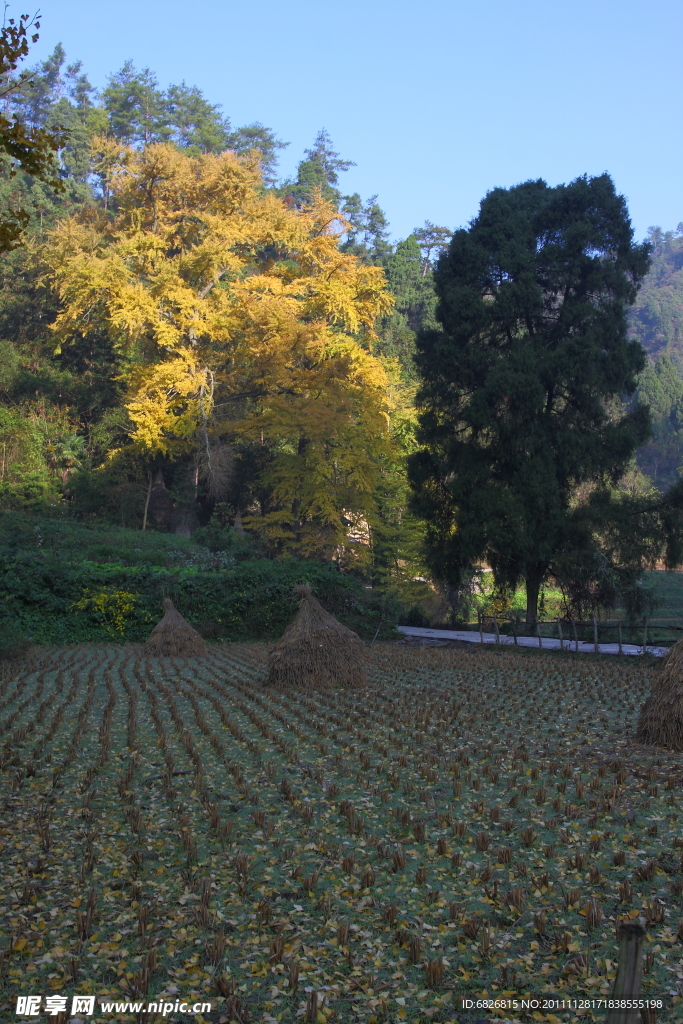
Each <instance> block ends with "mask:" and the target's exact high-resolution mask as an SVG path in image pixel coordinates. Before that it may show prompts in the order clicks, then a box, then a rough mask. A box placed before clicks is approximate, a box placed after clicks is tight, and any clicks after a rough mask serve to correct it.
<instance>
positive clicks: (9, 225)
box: [0, 14, 66, 252]
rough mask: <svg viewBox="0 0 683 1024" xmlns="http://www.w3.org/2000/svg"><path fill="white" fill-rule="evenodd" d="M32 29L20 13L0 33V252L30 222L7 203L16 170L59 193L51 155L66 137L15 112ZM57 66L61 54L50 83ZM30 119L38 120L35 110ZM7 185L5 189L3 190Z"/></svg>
mask: <svg viewBox="0 0 683 1024" xmlns="http://www.w3.org/2000/svg"><path fill="white" fill-rule="evenodd" d="M32 28H33V29H38V28H39V23H38V21H37V20H36V19H33V20H30V19H29V17H28V15H25V14H22V16H21V17H20V18H19V21H18V22H16V21H15V20H14V19H13V18H10V19H9V20H8V21H6V23H5V24H4V25H3V27H2V30H0V82H1V83H2V94H3V96H4V98H5V108H6V112H5V114H0V176H1V177H2V179H3V180H2V185H3V186H4V187H3V189H2V191H3V192H4V197H5V198H7V197H8V196H9V202H8V203H7V205H6V206H5V208H4V211H3V215H2V219H0V252H8V251H9V250H11V249H13V248H14V247H15V246H16V245H17V244H18V242H19V240H20V239H21V236H22V232H23V231H24V230H25V229H26V227H27V226H28V224H29V222H30V214H29V212H28V211H27V210H26V209H25V208H24V207H23V206H21V205H18V204H17V203H16V202H14V201H13V199H14V197H13V196H12V189H11V183H12V179H13V178H15V176H16V175H17V171H18V170H19V169H20V170H21V171H23V172H24V173H25V174H27V175H30V176H31V177H32V178H33V179H34V180H35V181H36V182H40V183H42V184H43V185H46V186H48V188H49V189H50V190H51V191H53V192H59V191H62V190H63V185H62V182H61V179H60V176H59V173H58V168H57V162H56V160H55V154H56V152H57V151H58V150H59V149H60V147H61V146H63V145H64V142H65V141H66V133H65V132H64V130H63V129H62V128H61V127H52V128H47V127H45V126H44V125H43V124H42V123H39V122H38V120H36V119H34V120H32V121H30V122H27V121H26V120H25V119H22V117H21V116H19V114H18V112H17V107H16V104H18V103H19V97H20V96H22V95H23V91H24V90H25V89H26V88H27V87H28V86H29V85H30V83H31V81H32V78H33V77H34V76H33V74H32V73H31V72H22V73H21V74H19V75H18V76H16V75H15V72H16V69H17V67H18V65H19V63H20V62H21V61H22V60H23V59H24V57H26V56H27V54H28V33H29V31H30V30H31V29H32ZM37 39H38V34H37V32H36V31H34V32H33V34H32V35H31V41H32V42H34V43H35V42H36V41H37ZM60 61H61V62H63V59H62V53H61V52H60V53H58V54H57V56H56V57H55V60H54V61H53V62H51V63H50V69H49V77H50V79H51V80H52V79H53V78H54V75H55V73H56V74H57V75H58V74H59V68H61V63H60ZM55 67H56V69H57V70H56V72H55ZM15 99H16V104H15V107H14V109H13V101H14V100H15ZM34 115H35V118H38V108H36V111H35V112H34ZM32 116H33V115H32ZM8 185H9V186H10V188H7V187H6V186H8Z"/></svg>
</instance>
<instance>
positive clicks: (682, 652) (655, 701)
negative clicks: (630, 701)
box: [636, 640, 683, 750]
mask: <svg viewBox="0 0 683 1024" xmlns="http://www.w3.org/2000/svg"><path fill="white" fill-rule="evenodd" d="M636 739H637V740H638V741H639V742H640V743H647V744H649V745H651V746H655V747H664V748H665V749H666V750H683V640H679V641H678V643H676V644H674V645H673V647H672V648H671V649H670V651H669V653H668V654H667V655H665V657H664V659H663V661H662V665H661V668H660V671H659V673H658V675H657V677H656V678H655V679H654V681H653V684H652V690H651V691H650V695H649V696H648V698H647V700H646V701H645V703H644V704H643V706H642V708H641V710H640V718H639V719H638V730H637V732H636Z"/></svg>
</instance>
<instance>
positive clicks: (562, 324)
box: [410, 174, 650, 621]
mask: <svg viewBox="0 0 683 1024" xmlns="http://www.w3.org/2000/svg"><path fill="white" fill-rule="evenodd" d="M649 251H650V246H649V245H648V244H647V243H644V244H642V245H636V244H634V242H633V231H632V228H631V224H630V220H629V218H628V213H627V209H626V203H625V201H624V199H623V197H621V196H619V195H617V193H616V192H615V189H614V185H613V182H612V180H611V178H610V177H609V176H608V175H606V174H604V175H602V176H600V177H595V178H589V177H582V178H578V179H576V181H573V182H572V183H571V184H569V185H560V186H557V187H556V188H551V187H549V186H548V185H547V184H546V183H545V182H544V181H529V182H526V183H524V184H522V185H518V186H516V187H514V188H511V189H508V190H506V189H501V188H499V189H495V190H494V191H492V192H490V193H489V194H488V195H487V196H486V198H485V199H484V200H483V201H482V204H481V207H480V211H479V216H478V217H477V218H476V219H475V220H474V221H473V222H472V223H471V225H470V227H469V229H462V230H459V231H456V232H455V234H454V236H453V240H452V242H451V245H450V248H449V250H448V253H447V254H446V255H444V256H443V257H442V258H441V260H440V261H439V264H438V267H437V270H436V272H435V282H436V292H437V296H438V308H437V320H438V322H439V325H440V327H439V328H437V329H431V330H427V331H423V332H421V333H420V334H419V335H418V338H417V366H418V370H419V373H420V376H421V379H422V386H421V389H420V392H419V395H418V403H419V406H420V408H421V413H420V426H419V432H418V440H419V441H420V442H421V444H422V446H423V447H422V450H421V451H419V452H417V453H416V454H415V455H414V456H412V457H411V460H410V477H411V482H412V485H413V488H414V507H415V510H416V511H417V512H419V513H420V514H421V515H422V516H423V518H424V519H425V520H426V521H427V523H428V530H427V544H428V549H429V556H430V562H431V566H432V569H433V571H434V572H435V574H436V575H437V577H440V578H442V579H445V580H446V581H447V582H448V583H450V584H457V583H458V581H459V579H460V577H461V575H462V574H463V573H464V572H465V571H466V570H467V569H468V568H469V567H471V566H472V565H473V564H474V563H477V562H478V561H480V560H486V561H487V562H488V563H489V564H490V566H491V567H492V569H493V571H494V574H495V579H496V582H497V584H498V586H499V587H501V588H512V587H514V586H515V585H516V584H517V582H518V581H519V580H520V579H521V580H524V583H525V585H526V593H527V619H528V620H529V621H533V620H534V619H535V618H536V615H537V607H538V598H539V591H540V588H541V585H542V583H543V581H544V579H545V578H546V577H547V576H548V574H549V573H551V572H552V569H553V565H554V562H556V561H557V560H558V559H561V557H562V555H563V553H564V552H566V551H567V550H568V549H573V550H576V549H577V545H578V546H579V547H582V546H583V547H584V548H585V547H586V546H589V536H590V535H591V531H590V530H589V529H588V527H585V528H582V529H581V530H580V529H579V527H578V526H577V523H578V522H579V521H580V516H581V514H582V503H581V502H580V500H579V498H580V494H579V491H578V489H579V487H583V489H584V492H585V493H587V494H588V495H590V492H591V490H592V489H593V490H594V489H596V488H597V489H598V490H599V491H600V493H602V494H604V493H607V492H606V487H607V485H608V483H609V482H610V481H616V480H618V478H619V476H620V474H621V473H622V472H623V471H624V469H625V467H626V466H627V464H628V462H629V460H630V459H631V457H632V455H633V453H634V452H635V450H636V448H637V447H638V446H639V445H641V444H642V443H643V441H645V440H646V439H647V436H648V432H649V415H648V412H647V409H645V408H644V407H642V406H636V407H635V408H633V409H631V410H630V411H627V412H623V411H621V410H620V409H619V408H618V406H617V403H618V399H619V396H620V395H623V394H627V395H630V394H633V392H634V390H635V388H636V382H637V374H638V373H639V372H640V371H641V370H642V369H643V367H644V365H645V353H644V351H643V349H642V346H641V345H640V344H639V343H638V342H635V341H629V340H628V338H627V321H626V312H627V309H628V306H629V305H630V304H631V303H632V302H633V300H634V299H635V296H636V294H637V289H638V286H639V284H640V283H641V282H642V280H643V277H644V276H645V274H646V272H647V268H648V263H649ZM608 506H609V501H608V500H606V501H605V502H603V505H602V513H601V514H602V515H607V514H608V513H607V511H606V509H607V508H608ZM585 555H586V558H588V556H589V552H588V550H586V551H585Z"/></svg>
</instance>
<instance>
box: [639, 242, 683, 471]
mask: <svg viewBox="0 0 683 1024" xmlns="http://www.w3.org/2000/svg"><path fill="white" fill-rule="evenodd" d="M649 241H650V243H651V245H652V263H651V267H650V272H649V273H648V275H647V277H646V278H645V281H644V283H643V286H642V288H641V289H640V292H639V293H638V298H637V299H636V302H635V304H634V306H633V308H632V310H631V317H630V326H631V332H632V334H633V336H634V337H636V338H637V339H638V341H640V342H641V344H642V345H643V347H644V348H645V350H646V352H647V353H648V356H649V358H650V365H649V366H648V368H647V369H646V370H645V372H644V373H643V375H642V379H641V384H640V387H639V390H638V398H640V400H641V401H643V402H646V403H647V404H648V405H649V406H650V408H651V410H652V420H653V437H652V441H651V442H650V443H649V444H647V445H646V446H645V447H644V448H642V449H641V450H640V451H639V452H638V456H637V461H638V466H639V467H640V469H641V470H642V471H643V472H644V473H646V474H647V476H648V477H649V478H650V479H651V480H652V482H653V483H654V484H655V486H656V487H658V488H660V489H661V490H666V489H667V488H669V487H671V485H672V484H674V483H675V482H676V481H677V480H678V479H680V474H679V469H680V468H681V467H683V224H679V226H678V228H677V229H676V231H662V230H661V228H651V229H650V232H649Z"/></svg>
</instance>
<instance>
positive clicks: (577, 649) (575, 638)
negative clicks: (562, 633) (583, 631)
mask: <svg viewBox="0 0 683 1024" xmlns="http://www.w3.org/2000/svg"><path fill="white" fill-rule="evenodd" d="M572 629H573V630H574V644H575V646H576V653H577V654H578V653H579V634H578V633H577V632H576V622H575V621H574V619H572Z"/></svg>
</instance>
